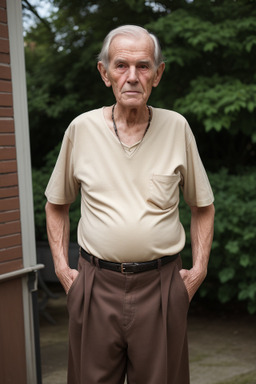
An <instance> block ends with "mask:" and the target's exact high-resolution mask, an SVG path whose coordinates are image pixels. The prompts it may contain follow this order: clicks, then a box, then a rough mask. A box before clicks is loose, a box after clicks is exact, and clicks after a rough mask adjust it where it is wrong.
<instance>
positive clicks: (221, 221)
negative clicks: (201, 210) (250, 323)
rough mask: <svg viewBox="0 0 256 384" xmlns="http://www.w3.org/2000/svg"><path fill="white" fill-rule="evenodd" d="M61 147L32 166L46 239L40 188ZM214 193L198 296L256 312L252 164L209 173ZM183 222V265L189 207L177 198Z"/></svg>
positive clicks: (75, 214)
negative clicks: (209, 244) (240, 304)
mask: <svg viewBox="0 0 256 384" xmlns="http://www.w3.org/2000/svg"><path fill="white" fill-rule="evenodd" d="M58 152H59V146H58V147H56V148H55V150H54V151H52V152H50V153H49V155H48V156H47V159H46V164H45V166H44V167H43V168H42V169H41V170H33V186H34V211H35V225H36V238H37V240H46V239H47V235H46V229H45V211H44V206H45V203H46V199H45V197H44V190H45V188H46V185H47V183H48V180H49V177H50V174H51V172H52V169H53V167H54V164H55V161H56V158H57V155H58ZM209 179H210V182H211V185H212V188H213V192H214V195H215V203H214V204H215V209H216V215H215V234H214V240H213V245H212V252H211V257H210V262H209V269H208V276H207V278H206V280H205V282H204V284H203V285H202V287H201V288H200V290H199V295H200V296H201V297H206V298H207V299H209V300H218V301H220V302H221V303H228V302H231V301H245V302H246V304H247V308H248V311H249V312H250V313H254V312H256V257H255V254H256V236H255V234H256V195H255V191H256V169H251V170H248V171H246V172H244V173H243V174H240V175H230V174H228V172H227V170H225V169H222V170H221V171H220V172H219V173H216V174H209ZM79 216H80V198H79V197H78V199H77V200H76V202H75V203H74V204H72V206H71V210H70V228H71V231H70V232H71V235H70V238H71V241H76V231H77V223H78V220H79ZM180 216H181V221H182V223H183V225H184V227H185V230H186V236H187V243H186V247H185V249H184V250H183V252H182V257H183V260H184V266H185V267H187V268H190V267H191V250H190V234H189V230H190V209H189V208H188V207H187V206H186V204H185V203H184V201H183V199H182V198H181V203H180Z"/></svg>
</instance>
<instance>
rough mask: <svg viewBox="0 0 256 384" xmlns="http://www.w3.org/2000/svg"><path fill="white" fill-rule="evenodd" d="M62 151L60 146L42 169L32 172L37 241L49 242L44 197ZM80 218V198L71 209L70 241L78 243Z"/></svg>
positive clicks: (47, 159) (50, 154)
mask: <svg viewBox="0 0 256 384" xmlns="http://www.w3.org/2000/svg"><path fill="white" fill-rule="evenodd" d="M59 151H60V145H58V146H57V147H56V148H55V149H54V150H53V151H51V152H49V154H48V155H47V156H46V163H45V165H44V167H43V168H41V169H39V170H38V169H33V170H32V179H33V194H34V216H35V232H36V240H37V241H44V240H47V233H46V220H45V208H44V207H45V204H46V197H45V195H44V192H45V189H46V186H47V184H48V181H49V178H50V176H51V173H52V171H53V168H54V165H55V163H56V159H57V156H58V154H59ZM79 217H80V196H78V197H77V199H76V201H75V202H74V203H73V204H72V205H71V207H70V240H71V241H73V242H76V241H77V224H78V220H79Z"/></svg>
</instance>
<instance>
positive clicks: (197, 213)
mask: <svg viewBox="0 0 256 384" xmlns="http://www.w3.org/2000/svg"><path fill="white" fill-rule="evenodd" d="M214 212H215V210H214V206H213V204H212V205H209V206H208V207H203V208H198V207H191V228H190V232H191V246H192V258H193V267H192V268H191V269H190V270H185V269H182V270H181V271H180V274H181V277H182V278H183V281H184V284H185V285H186V288H187V291H188V295H189V298H190V300H191V299H192V297H193V296H194V294H195V292H196V291H197V290H198V288H199V287H200V285H201V284H202V282H203V280H204V279H205V277H206V274H207V267H208V262H209V256H210V251H211V245H212V239H213V230H214Z"/></svg>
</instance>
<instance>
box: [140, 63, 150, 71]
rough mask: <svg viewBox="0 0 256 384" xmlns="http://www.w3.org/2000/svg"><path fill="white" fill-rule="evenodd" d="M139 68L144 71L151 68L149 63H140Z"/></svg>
mask: <svg viewBox="0 0 256 384" xmlns="http://www.w3.org/2000/svg"><path fill="white" fill-rule="evenodd" d="M139 69H141V70H142V71H145V70H148V69H149V66H148V65H147V64H140V65H139Z"/></svg>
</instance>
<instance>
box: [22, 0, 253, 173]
mask: <svg viewBox="0 0 256 384" xmlns="http://www.w3.org/2000/svg"><path fill="white" fill-rule="evenodd" d="M51 2H52V4H53V5H54V6H55V8H53V12H52V15H51V17H50V18H49V19H48V20H42V17H41V19H39V18H38V23H36V24H35V25H34V26H33V27H32V28H31V29H30V31H28V32H27V34H26V38H25V40H26V61H27V74H28V97H29V113H30V127H31V143H32V161H33V164H34V165H35V166H41V165H42V164H43V158H44V156H45V155H46V153H47V152H48V151H49V149H51V148H53V147H54V146H55V145H56V144H57V143H58V142H59V141H60V139H61V137H62V135H63V131H64V129H65V128H66V126H67V124H68V122H69V121H70V120H71V119H72V118H73V117H74V116H76V115H77V114H79V113H81V112H83V111H86V110H89V109H92V108H97V107H99V106H102V105H104V104H110V103H112V102H113V96H112V94H111V92H110V90H109V89H106V88H105V86H104V84H103V83H102V82H101V80H100V78H99V74H98V73H97V70H96V61H97V54H98V52H99V50H100V47H101V44H102V40H103V38H104V37H105V35H106V34H107V32H109V30H111V29H112V28H115V27H117V26H119V25H122V24H129V23H132V24H139V25H142V26H146V27H148V28H149V29H150V30H151V31H153V32H155V33H156V34H157V36H158V37H159V39H160V42H161V45H162V47H163V51H164V54H165V57H166V71H165V74H164V78H163V80H162V82H161V83H160V85H159V87H158V88H157V89H156V90H154V92H153V94H152V97H151V101H150V102H151V103H152V104H153V105H156V106H160V107H164V108H173V109H175V110H177V111H179V112H181V113H182V114H184V115H185V116H186V117H187V118H188V120H189V122H190V123H191V125H192V127H193V129H194V131H195V134H196V136H197V140H198V143H199V147H200V149H201V153H202V157H203V159H204V162H205V163H206V165H207V167H208V168H209V167H210V168H211V169H218V168H219V167H220V165H223V164H224V165H225V166H226V167H227V168H229V169H230V170H231V171H232V172H237V166H240V165H245V164H252V163H253V162H255V153H256V152H255V150H256V133H255V124H256V117H255V108H256V96H255V95H256V92H255V91H256V86H255V76H256V75H255V67H256V54H255V53H256V34H255V27H256V8H255V1H252V0H215V1H214V0H194V1H185V0H180V1H178V0H160V1H158V2H153V1H144V0H139V1H138V0H136V1H131V0H125V1H121V0H97V1H85V0H83V1H78V0H75V1H72V2H70V1H68V0H52V1H51ZM23 3H24V5H25V6H28V4H29V1H28V0H26V1H25V0H23ZM34 11H35V12H34V13H35V14H36V10H35V9H34ZM42 143H43V144H44V145H42ZM238 153H239V156H237V154H238Z"/></svg>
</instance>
